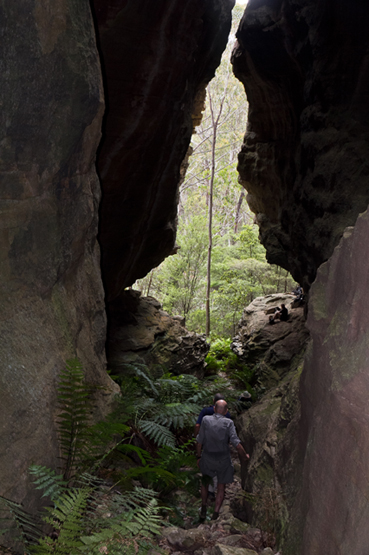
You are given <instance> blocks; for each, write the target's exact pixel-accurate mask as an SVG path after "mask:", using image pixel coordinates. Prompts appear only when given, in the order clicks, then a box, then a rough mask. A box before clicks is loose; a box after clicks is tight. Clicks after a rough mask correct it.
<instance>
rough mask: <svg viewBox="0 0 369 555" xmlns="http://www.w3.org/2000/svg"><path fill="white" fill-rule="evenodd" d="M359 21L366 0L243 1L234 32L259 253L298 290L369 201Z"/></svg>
mask: <svg viewBox="0 0 369 555" xmlns="http://www.w3.org/2000/svg"><path fill="white" fill-rule="evenodd" d="M368 27H369V5H368V3H367V2H360V1H357V2H354V3H353V2H351V0H329V1H327V2H313V1H311V0H277V1H276V0H250V1H249V2H248V5H247V8H246V12H245V14H244V17H243V19H242V21H241V24H240V27H239V30H238V32H237V38H238V46H237V47H236V49H235V51H234V53H233V66H234V71H235V74H236V76H237V77H238V78H239V79H240V80H241V81H242V82H243V84H244V86H245V90H246V94H247V98H248V101H249V117H248V126H247V132H246V135H245V139H244V144H243V146H242V150H241V153H240V155H239V172H240V177H241V181H242V184H243V185H244V187H245V188H246V189H247V191H248V197H247V199H248V202H249V205H250V207H251V209H252V211H253V212H255V214H256V220H257V223H258V225H259V226H260V236H261V239H262V242H263V244H264V245H265V247H266V249H267V256H268V260H269V261H270V262H272V263H276V264H279V265H281V266H283V267H285V268H287V269H289V270H290V271H291V272H292V275H293V276H294V277H295V279H296V280H297V281H299V282H300V283H301V284H303V286H304V288H305V289H306V290H308V288H309V286H310V284H311V283H312V282H313V280H314V278H315V275H316V270H317V268H318V267H319V265H320V264H321V263H322V262H323V261H324V260H327V259H328V258H329V256H330V255H331V254H332V252H333V248H334V247H335V245H337V243H338V241H339V239H340V237H341V236H342V233H343V231H344V229H345V228H346V226H349V225H353V224H354V222H355V220H356V217H357V215H358V214H359V213H360V212H362V211H364V210H366V208H367V205H368V202H369V185H368V177H367V176H368V172H369V159H368V156H367V150H368V146H367V145H368V127H369V103H368V79H369V64H368V45H369V34H368V32H367V30H368Z"/></svg>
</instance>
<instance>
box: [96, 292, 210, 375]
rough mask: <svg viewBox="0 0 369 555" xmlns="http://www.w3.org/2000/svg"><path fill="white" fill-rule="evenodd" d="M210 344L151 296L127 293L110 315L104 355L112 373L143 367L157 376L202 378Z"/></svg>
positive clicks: (182, 319)
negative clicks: (131, 367) (180, 375)
mask: <svg viewBox="0 0 369 555" xmlns="http://www.w3.org/2000/svg"><path fill="white" fill-rule="evenodd" d="M208 351H209V344H208V343H207V342H206V337H205V335H199V334H197V333H193V332H190V331H188V330H187V329H186V328H185V322H184V318H181V317H180V316H169V314H168V313H167V312H165V311H164V310H162V306H161V305H160V303H159V302H158V301H157V300H156V299H154V298H153V297H141V293H140V291H134V290H127V291H124V293H123V294H122V295H121V296H120V302H119V303H115V304H114V312H112V311H111V312H110V318H109V334H108V342H107V355H108V360H109V368H111V369H112V370H113V373H114V374H124V373H125V372H126V371H127V368H128V367H130V366H132V365H133V366H134V365H137V364H138V365H144V366H145V367H147V368H149V369H150V370H153V371H154V375H155V373H157V371H158V370H156V369H157V367H159V371H160V372H171V373H172V374H174V375H177V376H178V375H179V374H194V375H196V376H197V377H199V378H202V377H203V375H204V369H205V357H206V355H207V354H208Z"/></svg>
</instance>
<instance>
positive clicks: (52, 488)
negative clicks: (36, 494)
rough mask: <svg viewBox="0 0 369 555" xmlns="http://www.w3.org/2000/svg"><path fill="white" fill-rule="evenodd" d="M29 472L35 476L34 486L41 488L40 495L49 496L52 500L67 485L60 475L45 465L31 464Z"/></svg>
mask: <svg viewBox="0 0 369 555" xmlns="http://www.w3.org/2000/svg"><path fill="white" fill-rule="evenodd" d="M29 472H30V474H31V475H33V476H34V477H35V480H34V482H33V485H34V486H35V488H36V489H41V490H43V492H44V493H43V495H42V497H50V499H51V500H52V501H54V500H55V499H57V498H58V497H59V496H60V495H61V493H62V491H63V490H64V489H65V488H66V486H67V483H66V482H65V481H64V480H63V477H62V476H60V475H58V474H56V473H55V471H54V470H51V469H50V468H47V467H46V466H38V465H35V464H33V465H31V466H30V467H29Z"/></svg>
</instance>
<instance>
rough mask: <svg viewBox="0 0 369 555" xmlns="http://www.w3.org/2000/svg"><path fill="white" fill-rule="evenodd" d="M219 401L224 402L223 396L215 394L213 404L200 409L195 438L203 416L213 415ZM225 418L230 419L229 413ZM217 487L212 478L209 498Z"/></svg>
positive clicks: (213, 495) (213, 494) (212, 496)
mask: <svg viewBox="0 0 369 555" xmlns="http://www.w3.org/2000/svg"><path fill="white" fill-rule="evenodd" d="M220 400H224V397H223V395H222V394H221V393H216V394H215V395H214V399H213V404H212V405H210V407H204V408H203V409H202V411H201V412H200V414H199V417H198V419H197V421H196V424H195V437H196V436H197V434H198V433H199V431H200V426H201V422H202V419H203V418H204V416H211V415H212V414H214V405H215V403H216V402H217V401H220ZM226 418H231V415H230V413H229V411H227V414H226ZM217 485H218V484H217V477H216V476H214V478H213V481H212V483H211V484H209V489H208V493H209V496H210V497H211V498H212V499H215V492H216V490H217Z"/></svg>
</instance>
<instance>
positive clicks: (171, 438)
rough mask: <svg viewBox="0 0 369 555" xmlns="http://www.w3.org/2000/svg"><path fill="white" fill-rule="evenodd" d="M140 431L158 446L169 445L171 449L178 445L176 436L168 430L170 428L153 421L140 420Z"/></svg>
mask: <svg viewBox="0 0 369 555" xmlns="http://www.w3.org/2000/svg"><path fill="white" fill-rule="evenodd" d="M139 429H140V430H141V431H142V432H143V433H144V434H146V435H147V436H148V437H149V438H150V439H152V441H154V442H155V443H156V445H158V446H160V445H169V446H170V447H175V445H176V438H175V435H174V434H173V433H172V432H171V431H170V430H168V428H166V427H165V426H162V425H161V424H158V423H157V422H153V421H152V420H140V422H139Z"/></svg>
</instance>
